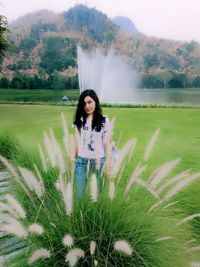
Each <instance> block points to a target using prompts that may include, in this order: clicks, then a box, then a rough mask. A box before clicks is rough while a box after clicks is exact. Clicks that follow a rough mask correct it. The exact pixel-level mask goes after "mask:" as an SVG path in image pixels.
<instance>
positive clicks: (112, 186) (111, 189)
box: [108, 181, 115, 200]
mask: <svg viewBox="0 0 200 267" xmlns="http://www.w3.org/2000/svg"><path fill="white" fill-rule="evenodd" d="M108 196H109V198H110V199H111V200H112V199H113V198H114V196H115V183H114V182H113V181H111V182H110V184H109V193H108Z"/></svg>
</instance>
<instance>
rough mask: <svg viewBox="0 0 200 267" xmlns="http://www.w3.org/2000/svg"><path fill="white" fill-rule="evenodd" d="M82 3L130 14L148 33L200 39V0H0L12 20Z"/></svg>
mask: <svg viewBox="0 0 200 267" xmlns="http://www.w3.org/2000/svg"><path fill="white" fill-rule="evenodd" d="M79 3H82V4H87V6H88V7H95V8H96V9H98V10H100V11H102V12H104V13H105V14H107V15H108V16H109V17H110V18H113V17H115V16H118V15H121V16H127V17H129V18H130V19H131V20H132V21H133V23H134V24H135V26H136V27H137V28H138V30H139V31H141V32H143V33H144V34H146V35H149V36H157V37H163V38H170V39H176V40H181V41H191V40H196V41H198V42H200V0H122V1H121V0H85V1H81V0H79V1H78V0H0V14H1V15H5V16H7V17H8V19H9V20H10V21H11V20H13V19H16V18H18V17H19V16H22V15H24V14H26V13H28V12H33V11H36V10H39V9H49V10H53V11H55V12H62V11H67V10H68V9H69V8H70V7H73V6H74V5H75V4H79Z"/></svg>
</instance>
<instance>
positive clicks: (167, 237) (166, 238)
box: [155, 236, 172, 242]
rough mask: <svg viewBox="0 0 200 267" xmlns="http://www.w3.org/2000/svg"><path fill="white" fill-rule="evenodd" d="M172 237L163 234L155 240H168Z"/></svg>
mask: <svg viewBox="0 0 200 267" xmlns="http://www.w3.org/2000/svg"><path fill="white" fill-rule="evenodd" d="M169 239H172V236H163V237H160V238H158V239H156V240H155V242H160V241H166V240H169Z"/></svg>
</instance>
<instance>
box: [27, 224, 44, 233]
mask: <svg viewBox="0 0 200 267" xmlns="http://www.w3.org/2000/svg"><path fill="white" fill-rule="evenodd" d="M28 231H29V232H30V233H35V234H38V235H41V234H43V233H44V228H43V227H42V226H41V225H39V224H37V223H33V224H31V225H29V227H28Z"/></svg>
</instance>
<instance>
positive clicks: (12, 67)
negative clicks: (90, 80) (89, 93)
mask: <svg viewBox="0 0 200 267" xmlns="http://www.w3.org/2000/svg"><path fill="white" fill-rule="evenodd" d="M9 28H10V33H9V36H8V39H9V41H10V44H11V47H10V49H9V50H8V52H7V55H6V57H5V58H4V60H3V63H2V65H1V72H0V79H1V78H5V79H6V81H7V84H10V83H9V81H13V79H14V83H13V85H12V86H13V87H16V86H18V87H19V88H20V87H23V86H29V85H26V84H28V82H26V83H25V82H23V83H22V80H23V81H24V79H26V80H30V79H32V78H33V77H35V78H34V79H36V81H39V80H40V81H42V83H39V85H38V84H37V88H39V87H38V86H40V88H41V87H42V86H43V84H44V87H45V86H46V85H45V83H46V81H49V84H50V82H51V83H52V84H53V82H52V81H54V83H57V82H58V81H61V80H62V81H65V82H63V84H65V85H62V86H64V87H65V86H66V81H69V80H70V86H71V87H76V88H77V87H78V79H77V44H79V45H81V46H82V48H83V49H85V50H88V51H92V50H94V49H95V48H96V47H99V48H101V49H102V50H103V51H104V53H106V52H107V51H108V50H109V49H110V48H111V47H112V48H113V49H114V50H115V51H116V53H118V54H120V55H121V56H122V57H123V58H124V60H126V62H127V63H128V64H129V66H130V70H131V71H133V72H135V71H136V72H137V73H138V75H140V76H141V80H142V84H141V87H149V88H151V87H154V88H155V87H159V88H162V87H164V88H166V87H189V86H200V75H199V73H200V44H199V43H197V42H195V41H192V42H189V43H188V42H185V43H184V42H180V41H172V40H167V39H161V38H155V37H148V36H145V34H142V33H140V31H139V29H137V28H136V27H135V25H134V22H132V21H131V20H130V19H129V18H126V17H121V16H119V17H116V18H114V19H113V20H111V19H110V18H109V17H108V16H107V15H106V14H104V13H102V12H101V11H98V10H97V9H95V8H88V7H87V6H85V5H76V6H74V7H73V8H70V9H69V10H67V11H65V12H62V13H59V14H56V13H54V12H52V11H48V10H39V11H37V12H33V13H30V14H27V15H25V16H23V17H20V18H19V19H17V20H16V21H14V22H12V23H11V24H10V25H9ZM116 67H117V66H116ZM16 83H17V84H16ZM5 84H6V83H5ZM0 85H1V84H0ZM9 86H10V85H9ZM34 86H35V87H36V85H34ZM53 86H54V85H52V87H53ZM62 86H61V87H62ZM35 87H34V88H35Z"/></svg>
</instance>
